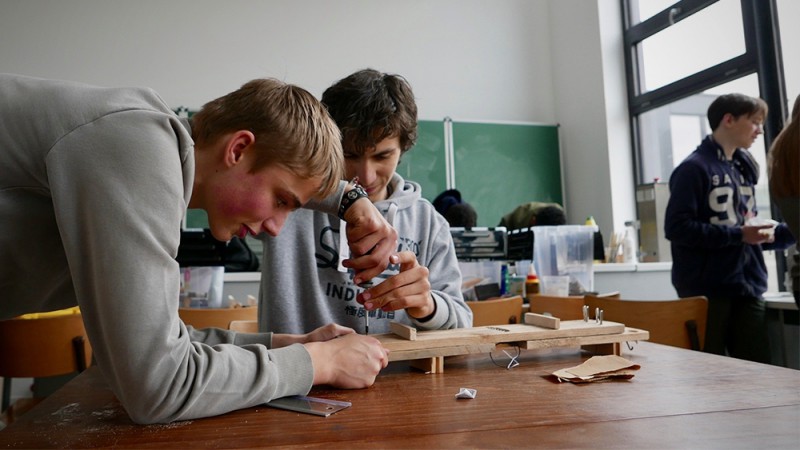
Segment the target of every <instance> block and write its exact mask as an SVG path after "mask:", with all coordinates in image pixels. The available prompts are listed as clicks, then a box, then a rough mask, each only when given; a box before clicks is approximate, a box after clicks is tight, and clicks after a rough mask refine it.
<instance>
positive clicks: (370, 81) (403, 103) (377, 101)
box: [322, 69, 417, 155]
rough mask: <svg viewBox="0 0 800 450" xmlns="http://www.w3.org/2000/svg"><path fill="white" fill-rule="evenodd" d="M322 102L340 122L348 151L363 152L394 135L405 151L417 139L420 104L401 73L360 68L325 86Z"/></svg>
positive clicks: (336, 120) (343, 139)
mask: <svg viewBox="0 0 800 450" xmlns="http://www.w3.org/2000/svg"><path fill="white" fill-rule="evenodd" d="M322 103H323V104H324V105H325V106H326V107H327V108H328V112H329V113H330V115H331V117H333V120H334V121H335V122H336V124H337V125H338V126H339V130H340V131H341V133H342V147H343V148H344V150H345V152H346V153H352V152H355V153H356V154H358V155H360V154H362V153H363V152H364V150H365V149H367V148H370V147H374V146H375V145H377V144H378V143H379V142H380V141H382V140H383V139H386V138H388V137H393V136H397V137H398V138H399V139H400V150H401V152H402V153H405V152H406V151H408V150H409V149H410V148H411V147H413V146H414V144H415V143H416V141H417V104H416V102H415V101H414V93H413V92H412V90H411V86H410V85H409V84H408V82H407V81H406V79H405V78H403V77H401V76H400V75H394V74H387V73H382V72H379V71H377V70H374V69H363V70H359V71H358V72H355V73H353V74H351V75H349V76H347V77H346V78H343V79H341V80H339V81H337V82H336V83H334V84H333V85H332V86H331V87H329V88H328V89H326V90H325V92H324V93H323V94H322Z"/></svg>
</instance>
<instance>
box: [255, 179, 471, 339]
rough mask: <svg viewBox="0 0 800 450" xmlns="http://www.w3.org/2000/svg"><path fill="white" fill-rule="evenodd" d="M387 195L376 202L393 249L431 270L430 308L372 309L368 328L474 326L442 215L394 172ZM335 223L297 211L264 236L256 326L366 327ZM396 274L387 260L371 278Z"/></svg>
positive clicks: (303, 329) (286, 329)
mask: <svg viewBox="0 0 800 450" xmlns="http://www.w3.org/2000/svg"><path fill="white" fill-rule="evenodd" d="M390 186H391V188H392V189H391V192H392V194H391V195H390V196H389V198H388V199H386V200H383V201H380V202H377V203H376V204H375V206H376V207H377V208H378V209H379V210H380V211H381V212H382V213H383V214H384V216H385V217H386V218H387V220H389V221H390V222H392V223H393V225H394V227H395V229H397V233H398V243H399V248H398V251H403V250H410V251H412V252H414V254H416V255H417V261H418V262H419V263H420V264H421V265H423V266H425V267H427V268H428V270H429V271H430V275H429V280H430V283H431V293H432V295H433V299H434V301H435V302H436V313H435V314H434V316H433V317H431V318H430V319H429V320H426V321H425V322H420V321H418V320H416V319H413V318H411V317H409V316H408V315H407V314H406V313H405V311H404V310H399V311H391V312H385V311H380V310H378V311H370V312H369V315H370V320H369V327H370V328H369V331H370V333H388V332H390V330H389V323H390V322H391V321H392V320H395V321H398V322H402V323H405V324H408V325H412V326H414V327H416V328H419V329H428V330H430V329H447V328H459V327H471V326H472V311H471V310H470V309H469V307H468V306H467V305H466V303H464V298H463V296H462V295H461V272H460V270H459V267H458V260H457V259H456V254H455V247H454V246H453V239H452V237H451V235H450V228H449V225H448V224H447V221H446V220H445V219H444V217H442V216H441V215H440V214H439V213H437V212H436V210H435V209H434V208H433V205H431V204H430V202H428V201H427V200H425V199H423V198H422V197H421V195H420V187H419V185H418V184H417V183H414V182H412V181H405V180H403V178H402V177H401V176H400V175H398V174H397V173H395V174H394V175H393V177H392V180H391V182H390ZM340 229H341V226H340V221H339V219H338V218H337V217H336V216H335V215H330V214H325V213H321V212H315V211H308V210H300V211H298V212H296V213H295V214H292V215H291V216H290V217H289V218H288V219H287V221H286V223H285V225H284V227H283V230H281V233H280V235H278V236H277V237H270V236H266V235H263V236H261V238H262V239H263V242H264V257H263V258H264V259H263V264H262V276H261V290H260V292H259V316H260V317H259V327H260V329H261V330H262V331H266V330H269V331H272V332H276V333H307V332H309V331H311V330H313V329H315V328H318V327H320V326H323V325H326V324H328V323H332V322H333V323H338V324H340V325H344V326H348V327H351V328H353V329H355V330H356V331H358V332H360V333H363V332H364V318H363V317H364V314H365V310H364V308H363V306H361V305H360V304H359V303H358V302H356V300H355V298H356V294H357V293H358V292H361V291H363V289H361V288H359V287H357V286H355V285H354V284H353V282H352V277H351V275H350V274H349V273H346V272H341V271H339V270H338V269H337V267H338V262H339V245H340V239H339V231H340ZM398 272H399V267H398V266H396V265H394V266H390V267H389V268H388V269H387V270H386V271H384V272H383V273H382V274H381V275H380V276H379V277H376V278H375V279H374V280H373V282H374V283H375V284H377V283H380V282H381V281H383V280H384V279H386V278H388V277H390V276H392V275H395V274H397V273H398Z"/></svg>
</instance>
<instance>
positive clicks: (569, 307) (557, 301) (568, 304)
mask: <svg viewBox="0 0 800 450" xmlns="http://www.w3.org/2000/svg"><path fill="white" fill-rule="evenodd" d="M528 302H529V304H530V312H532V313H537V314H550V315H551V316H553V317H558V318H559V319H561V320H581V319H583V296H570V297H556V296H552V295H541V294H536V295H532V296H529V297H528Z"/></svg>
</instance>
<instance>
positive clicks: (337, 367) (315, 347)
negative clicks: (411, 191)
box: [305, 333, 389, 389]
mask: <svg viewBox="0 0 800 450" xmlns="http://www.w3.org/2000/svg"><path fill="white" fill-rule="evenodd" d="M305 346H306V349H307V350H308V353H309V355H311V362H312V364H313V366H314V385H318V384H328V385H331V386H334V387H337V388H344V389H362V388H366V387H369V386H371V385H372V383H374V382H375V377H376V376H377V375H378V372H380V371H381V369H383V368H384V367H386V365H387V364H389V351H388V350H386V349H385V348H383V346H382V345H381V343H380V342H379V341H378V340H377V339H375V338H373V337H370V336H362V335H360V334H354V333H352V334H347V335H344V336H341V337H339V338H338V339H332V340H330V341H325V342H309V343H307V344H305Z"/></svg>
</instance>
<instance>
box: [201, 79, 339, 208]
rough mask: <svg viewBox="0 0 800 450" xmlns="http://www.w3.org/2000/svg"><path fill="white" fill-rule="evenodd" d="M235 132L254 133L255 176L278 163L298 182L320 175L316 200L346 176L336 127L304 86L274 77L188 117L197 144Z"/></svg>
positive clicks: (257, 81)
mask: <svg viewBox="0 0 800 450" xmlns="http://www.w3.org/2000/svg"><path fill="white" fill-rule="evenodd" d="M238 130H249V131H250V132H252V133H253V134H254V135H255V138H256V139H255V148H256V151H257V152H258V153H257V156H256V159H255V162H254V165H253V168H252V171H254V172H255V171H258V170H260V169H263V168H264V167H268V166H273V165H279V166H282V167H284V168H285V169H287V170H289V171H290V172H292V173H293V174H295V175H297V176H299V177H301V178H306V179H307V178H316V177H320V178H321V180H322V183H321V184H320V187H319V189H318V191H317V196H318V197H320V198H322V197H326V196H328V195H330V194H331V193H333V192H334V191H335V190H336V187H337V186H338V183H339V180H341V179H342V178H343V177H344V157H343V153H342V145H341V136H340V133H339V128H338V127H337V126H336V123H334V121H333V119H331V117H330V115H329V114H328V112H327V111H326V109H325V107H323V106H322V104H321V103H320V102H319V100H317V99H316V98H315V97H314V96H313V95H311V94H310V93H309V92H308V91H306V90H305V89H303V88H300V87H298V86H295V85H291V84H287V83H284V82H282V81H279V80H276V79H273V78H266V79H256V80H252V81H249V82H247V83H245V84H244V85H243V86H242V87H241V88H239V89H238V90H236V91H234V92H231V93H229V94H227V95H225V96H223V97H220V98H218V99H216V100H212V101H210V102H208V103H206V104H205V105H203V108H202V109H201V110H200V111H199V112H198V113H197V114H195V115H194V116H192V138H193V139H194V141H195V142H196V143H198V144H200V145H203V144H207V145H208V144H212V143H214V142H215V141H216V140H217V139H219V138H220V137H222V136H223V135H224V134H226V133H230V132H234V131H238Z"/></svg>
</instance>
